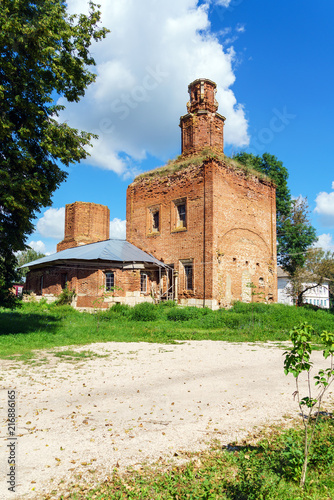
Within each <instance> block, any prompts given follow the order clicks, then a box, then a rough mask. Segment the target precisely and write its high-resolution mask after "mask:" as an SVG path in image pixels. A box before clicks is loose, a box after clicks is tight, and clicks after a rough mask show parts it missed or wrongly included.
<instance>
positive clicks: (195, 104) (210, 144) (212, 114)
mask: <svg viewBox="0 0 334 500" xmlns="http://www.w3.org/2000/svg"><path fill="white" fill-rule="evenodd" d="M216 87H217V85H216V84H215V82H213V81H211V80H208V79H207V78H198V79H197V80H195V81H193V82H192V83H190V84H189V86H188V92H189V95H190V101H189V102H188V103H187V110H188V113H187V114H186V115H183V116H181V118H180V127H181V141H182V146H181V149H182V155H184V156H187V155H192V154H196V153H198V152H200V151H201V150H202V149H204V148H211V149H215V150H217V151H218V152H220V153H223V152H224V132H223V129H224V122H225V117H224V116H222V115H220V114H219V113H217V109H218V102H217V101H216Z"/></svg>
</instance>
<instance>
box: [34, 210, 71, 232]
mask: <svg viewBox="0 0 334 500" xmlns="http://www.w3.org/2000/svg"><path fill="white" fill-rule="evenodd" d="M64 227H65V207H61V208H49V209H48V210H46V211H45V212H44V215H43V217H41V218H40V219H39V220H38V222H37V230H38V232H39V233H40V234H41V235H42V236H44V237H46V238H57V239H58V240H62V239H63V237H64Z"/></svg>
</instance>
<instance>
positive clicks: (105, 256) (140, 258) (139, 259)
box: [21, 239, 168, 268]
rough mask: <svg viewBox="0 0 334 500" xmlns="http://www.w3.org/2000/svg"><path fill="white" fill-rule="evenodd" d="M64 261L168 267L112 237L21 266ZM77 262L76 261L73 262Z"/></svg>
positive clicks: (125, 242)
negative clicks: (143, 264) (144, 264)
mask: <svg viewBox="0 0 334 500" xmlns="http://www.w3.org/2000/svg"><path fill="white" fill-rule="evenodd" d="M64 261H71V262H73V261H90V262H92V261H101V262H123V263H134V262H136V263H147V264H155V265H156V266H159V267H168V266H166V264H164V263H163V262H160V261H159V260H158V259H156V258H155V257H153V256H152V255H150V254H148V253H146V252H143V250H140V249H139V248H137V247H135V246H134V245H132V244H131V243H129V242H128V241H126V240H116V239H110V240H105V241H99V242H97V243H89V244H88V245H82V246H78V247H74V248H68V249H67V250H62V251H61V252H57V253H54V254H52V255H47V256H46V257H42V258H41V259H37V260H34V261H32V262H28V264H24V265H23V266H21V268H23V267H29V268H33V267H36V266H44V265H46V264H56V263H64ZM73 263H75V262H73Z"/></svg>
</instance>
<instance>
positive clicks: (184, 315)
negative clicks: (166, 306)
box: [167, 308, 190, 321]
mask: <svg viewBox="0 0 334 500" xmlns="http://www.w3.org/2000/svg"><path fill="white" fill-rule="evenodd" d="M167 319H168V321H187V320H188V319H190V315H189V313H188V311H187V309H176V308H174V309H171V310H170V311H168V313H167Z"/></svg>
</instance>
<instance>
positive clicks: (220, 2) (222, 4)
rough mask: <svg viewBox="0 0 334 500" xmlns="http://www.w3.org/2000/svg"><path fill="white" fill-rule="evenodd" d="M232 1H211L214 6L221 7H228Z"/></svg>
mask: <svg viewBox="0 0 334 500" xmlns="http://www.w3.org/2000/svg"><path fill="white" fill-rule="evenodd" d="M232 1H233V0H213V3H214V4H215V5H221V6H222V7H228V6H229V5H230V3H232Z"/></svg>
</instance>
